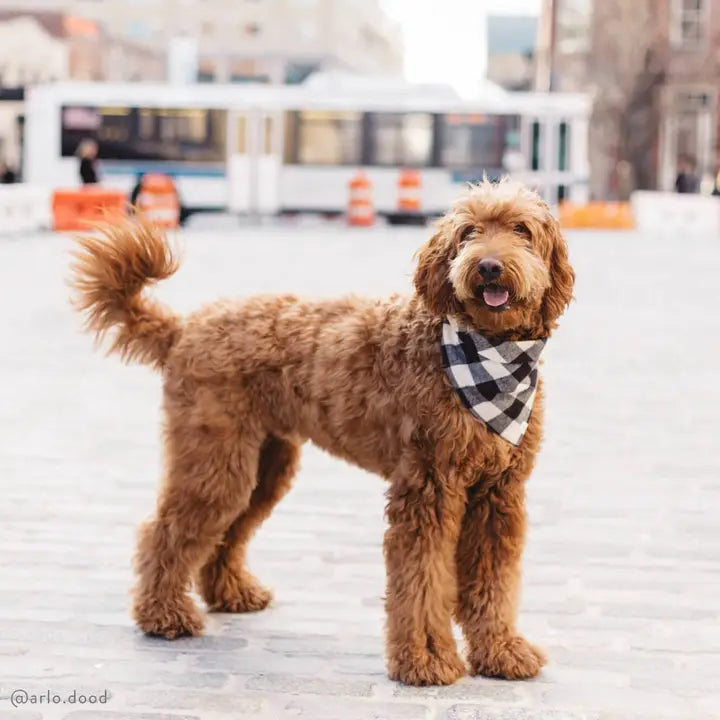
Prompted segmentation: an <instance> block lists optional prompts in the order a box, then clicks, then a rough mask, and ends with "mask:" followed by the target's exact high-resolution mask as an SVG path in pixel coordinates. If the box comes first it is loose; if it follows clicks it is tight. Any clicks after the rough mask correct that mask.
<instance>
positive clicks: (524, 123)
mask: <svg viewBox="0 0 720 720" xmlns="http://www.w3.org/2000/svg"><path fill="white" fill-rule="evenodd" d="M328 75H329V76H331V74H330V73H328ZM589 112H590V98H589V96H587V95H582V94H562V93H553V94H545V93H509V92H505V91H502V90H500V89H499V88H497V87H496V86H495V87H494V88H493V92H488V93H487V94H485V95H482V97H481V98H479V99H475V100H464V99H461V98H460V97H458V96H457V94H456V93H455V92H454V91H453V90H452V89H451V88H450V87H444V86H422V85H412V84H408V83H404V82H398V81H385V82H380V81H377V80H375V79H373V78H364V77H356V76H344V77H340V78H337V77H335V78H333V77H330V78H328V77H326V76H324V75H323V74H318V76H311V78H310V79H309V80H308V81H306V82H305V83H304V84H303V85H295V86H269V85H261V84H256V85H250V84H248V85H211V84H198V85H169V84H145V83H132V84H130V83H126V84H112V83H103V84H95V83H57V84H53V85H45V86H37V87H33V88H31V89H29V90H28V92H27V97H26V121H25V149H24V152H25V157H24V167H25V177H26V180H27V181H28V182H30V183H34V184H42V185H44V186H50V187H61V186H73V185H76V184H77V183H78V172H77V167H78V161H77V157H76V153H77V149H78V146H79V144H80V143H81V142H82V141H83V140H85V139H88V138H92V139H94V140H95V141H96V142H97V143H98V147H99V160H100V168H101V174H102V182H103V184H104V185H106V186H109V187H113V188H117V189H122V190H124V191H127V192H128V193H129V192H130V190H131V188H132V187H133V185H134V184H135V183H136V182H137V179H138V177H139V176H140V175H142V174H143V173H146V172H152V171H160V172H164V173H167V174H170V175H172V176H173V177H174V178H175V179H176V182H177V185H178V189H179V193H180V196H181V199H182V202H183V204H184V205H185V206H186V207H187V208H188V209H189V210H191V211H193V210H196V211H200V210H225V211H229V212H233V213H238V214H253V213H257V214H268V215H272V214H280V213H298V212H318V213H340V212H343V211H344V209H345V207H346V204H347V199H348V183H349V181H350V179H351V178H352V177H353V176H354V175H355V174H356V173H357V171H358V170H359V169H362V170H363V171H364V172H365V173H366V174H367V176H368V177H369V179H370V181H371V183H372V187H373V201H374V204H375V208H376V211H377V212H378V213H379V214H390V213H392V212H394V211H395V210H396V208H397V182H398V176H399V173H400V172H401V171H402V170H403V169H408V168H412V169H415V170H417V171H418V173H419V174H420V181H421V207H422V211H423V213H424V214H427V215H435V214H439V213H442V212H444V210H445V209H446V208H447V207H448V205H449V204H450V203H451V202H452V200H453V198H454V197H455V196H457V194H458V191H459V189H460V188H461V187H462V186H463V185H465V184H466V183H468V182H473V181H476V180H479V179H481V178H482V177H483V176H487V177H489V178H498V177H500V176H503V175H511V176H513V177H514V178H516V179H518V180H520V181H523V182H525V183H526V184H528V185H530V186H532V187H534V188H536V189H537V190H538V191H539V192H540V193H541V194H542V195H543V197H544V198H545V199H546V200H547V201H548V202H549V203H551V204H555V203H557V202H558V201H560V200H563V199H569V200H573V201H576V202H582V201H584V200H586V199H587V187H588V157H587V156H588V149H587V134H588V118H589Z"/></svg>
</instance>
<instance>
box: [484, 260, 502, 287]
mask: <svg viewBox="0 0 720 720" xmlns="http://www.w3.org/2000/svg"><path fill="white" fill-rule="evenodd" d="M502 271H503V264H502V263H501V262H500V261H499V260H496V259H495V258H485V259H484V260H481V261H480V262H479V264H478V272H479V273H480V275H481V277H482V279H483V280H484V281H485V282H492V281H493V280H497V279H498V278H499V277H500V276H501V275H502Z"/></svg>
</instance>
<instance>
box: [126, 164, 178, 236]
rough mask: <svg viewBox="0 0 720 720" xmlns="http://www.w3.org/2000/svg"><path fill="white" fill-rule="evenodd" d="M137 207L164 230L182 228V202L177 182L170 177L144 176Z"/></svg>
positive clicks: (157, 174) (158, 174)
mask: <svg viewBox="0 0 720 720" xmlns="http://www.w3.org/2000/svg"><path fill="white" fill-rule="evenodd" d="M137 206H138V209H139V210H140V212H141V213H142V214H143V215H144V216H145V217H146V218H147V219H148V220H150V221H151V222H153V223H155V224H156V225H160V226H161V227H164V228H176V227H179V226H180V201H179V200H178V192H177V188H176V187H175V182H174V181H173V179H172V178H171V177H170V176H169V175H164V174H162V173H148V174H146V175H143V177H142V180H141V181H140V193H139V195H138V198H137Z"/></svg>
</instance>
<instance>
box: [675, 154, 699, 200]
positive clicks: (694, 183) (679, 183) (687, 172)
mask: <svg viewBox="0 0 720 720" xmlns="http://www.w3.org/2000/svg"><path fill="white" fill-rule="evenodd" d="M675 191H676V192H679V193H683V194H689V193H696V192H697V191H698V179H697V175H696V174H695V162H694V161H693V160H692V158H688V157H683V158H680V163H679V167H678V174H677V178H676V179H675Z"/></svg>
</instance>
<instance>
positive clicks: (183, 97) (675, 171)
mask: <svg viewBox="0 0 720 720" xmlns="http://www.w3.org/2000/svg"><path fill="white" fill-rule="evenodd" d="M719 33H720V0H602V1H600V0H505V1H504V2H502V3H497V2H486V1H485V0H445V2H443V3H441V4H440V3H437V2H434V1H431V0H0V163H2V164H1V165H0V174H1V175H2V178H3V180H4V182H6V183H10V182H12V181H19V180H23V181H25V182H27V183H31V184H34V185H35V186H40V185H41V186H43V187H55V188H56V187H59V186H72V185H73V184H78V183H82V184H86V185H87V184H94V183H102V185H103V186H105V187H109V188H114V189H116V190H117V191H122V192H123V193H125V194H126V195H127V194H131V193H132V197H133V199H135V200H136V199H137V197H138V193H139V191H140V180H141V178H142V177H143V176H144V175H145V174H147V173H149V172H153V173H156V172H162V173H164V174H166V175H168V176H169V177H171V178H172V179H173V182H174V183H175V186H176V188H177V190H178V193H179V197H180V198H181V204H182V206H183V210H184V213H185V214H188V213H191V212H195V211H202V210H213V211H217V210H221V211H230V212H234V213H240V214H242V213H259V214H278V213H283V212H323V213H341V212H345V211H346V209H347V205H348V201H349V193H348V186H349V183H351V181H352V180H353V179H354V178H356V173H357V171H358V169H362V171H363V173H364V175H363V179H365V180H367V188H369V190H368V191H367V192H369V193H370V195H371V196H372V203H373V211H374V212H375V211H376V212H378V213H379V214H381V215H386V216H393V215H398V214H402V211H403V210H410V211H411V212H417V211H418V210H420V211H421V212H422V214H423V215H424V216H427V215H432V214H436V213H438V212H441V211H442V210H443V209H444V208H445V207H447V204H448V203H449V202H450V201H451V199H452V197H454V196H455V195H456V194H457V192H458V189H459V187H460V186H461V185H462V184H464V183H465V182H467V181H472V180H476V179H478V178H479V177H482V175H483V173H487V174H488V176H490V177H491V178H494V177H499V176H500V175H502V174H506V173H509V174H512V175H514V176H516V177H517V178H518V179H520V180H523V181H525V182H527V183H529V184H531V185H532V186H534V187H536V188H537V189H538V190H539V191H540V192H541V193H542V194H543V196H544V197H545V198H546V199H547V200H548V201H549V202H550V203H551V204H553V205H555V204H558V203H562V202H563V201H565V202H571V203H574V204H575V205H583V204H585V203H588V202H598V201H599V202H608V201H609V202H625V201H628V200H629V199H630V197H631V196H632V194H633V192H634V191H636V190H651V191H656V190H660V191H671V192H675V191H678V192H680V193H685V194H696V193H701V194H706V195H709V194H711V193H713V192H717V188H716V182H715V178H716V174H717V170H718V166H719V164H720V161H719V159H718V132H717V127H718V97H717V90H716V88H717V80H718V77H719V76H720V55H719V54H718V49H719V48H720V35H719ZM83 159H84V160H85V163H84V169H83V171H82V173H80V174H79V170H80V169H79V165H80V161H81V160H83ZM408 169H410V170H413V171H414V172H415V175H414V176H412V177H410V178H409V180H408V177H409V176H407V175H406V176H401V173H402V171H403V170H408ZM404 180H408V182H409V184H410V185H411V186H412V185H413V183H415V188H416V190H415V195H416V196H417V197H416V198H415V199H414V200H413V202H411V203H410V204H406V205H407V207H404V206H403V203H402V198H401V197H400V196H401V195H403V193H404V192H405V191H404V190H403V189H402V187H403V181H404ZM363 192H364V191H363Z"/></svg>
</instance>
